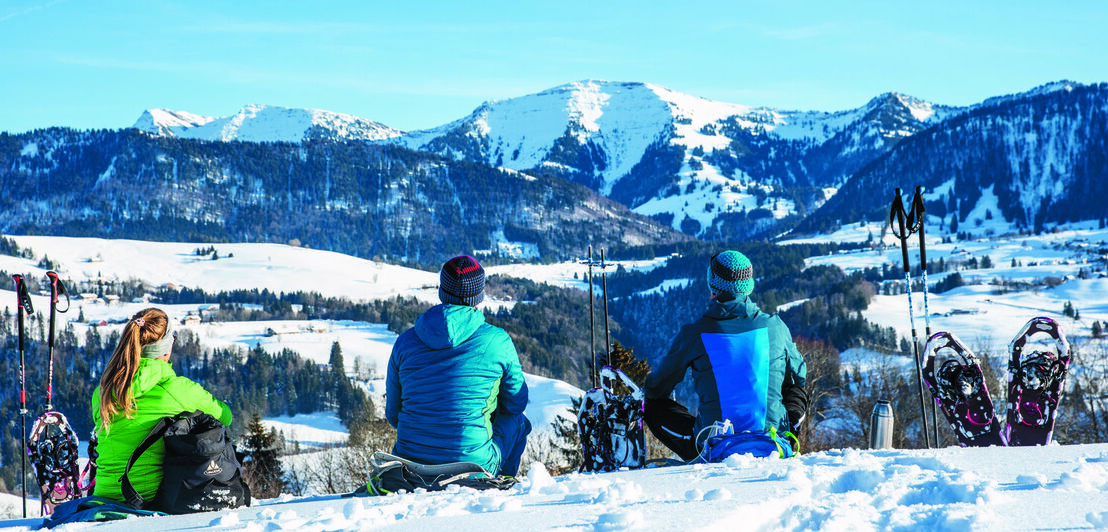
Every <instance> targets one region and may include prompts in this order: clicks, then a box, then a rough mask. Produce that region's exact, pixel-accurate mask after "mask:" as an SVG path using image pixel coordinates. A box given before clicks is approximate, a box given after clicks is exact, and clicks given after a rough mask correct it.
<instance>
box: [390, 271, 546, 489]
mask: <svg viewBox="0 0 1108 532" xmlns="http://www.w3.org/2000/svg"><path fill="white" fill-rule="evenodd" d="M484 290H485V270H484V268H482V267H481V265H480V264H478V263H477V259H474V258H473V257H470V256H468V255H462V256H459V257H454V258H452V259H450V260H449V261H447V262H446V264H444V265H443V267H442V270H441V271H440V272H439V300H441V301H442V304H440V305H436V306H434V307H431V308H430V309H429V310H427V312H424V313H423V314H422V315H420V316H419V318H417V319H416V322H415V326H414V327H412V328H411V329H408V330H407V331H405V332H404V333H403V334H401V335H400V337H399V338H397V340H396V344H394V345H393V348H392V354H391V355H390V356H389V366H388V374H387V379H386V381H385V386H386V388H385V417H386V418H388V421H389V423H390V424H391V425H392V426H393V427H396V445H395V446H394V447H393V453H394V454H396V455H397V456H400V457H402V458H407V459H409V460H412V461H415V462H420V463H424V464H444V463H449V462H460V461H466V462H474V463H476V464H478V465H480V466H482V467H484V468H485V470H487V471H489V472H490V473H492V474H498V473H499V474H502V475H508V476H513V475H515V474H516V473H517V471H518V470H519V462H520V456H521V455H522V454H523V448H524V446H525V445H526V443H527V435H528V434H529V433H530V432H531V424H530V423H529V422H528V421H527V418H526V417H525V416H524V413H523V411H524V409H525V408H526V407H527V383H526V382H525V381H524V379H523V370H522V368H521V367H520V365H519V356H518V355H517V354H516V349H515V345H513V344H512V339H511V338H510V337H509V336H508V333H506V332H504V330H503V329H500V328H498V327H495V326H493V325H490V324H488V323H485V316H484V314H482V313H481V311H480V310H477V309H476V308H474V306H475V305H477V304H478V303H480V302H481V301H482V300H483V299H484V295H485V292H484Z"/></svg>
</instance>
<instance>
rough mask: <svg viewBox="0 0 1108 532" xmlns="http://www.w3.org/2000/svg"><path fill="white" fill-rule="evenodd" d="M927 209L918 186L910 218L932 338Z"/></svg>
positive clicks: (934, 421) (934, 417)
mask: <svg viewBox="0 0 1108 532" xmlns="http://www.w3.org/2000/svg"><path fill="white" fill-rule="evenodd" d="M926 214H927V208H926V207H925V206H924V205H923V187H922V186H916V195H915V196H914V197H913V198H912V210H911V211H910V212H909V213H908V218H909V219H910V220H913V222H912V223H913V224H914V226H913V228H912V229H911V230H912V231H915V232H916V233H917V234H918V235H919V265H920V270H921V272H922V273H923V317H924V323H925V329H924V331H925V333H926V334H925V335H924V338H931V308H930V307H929V306H928V305H927V292H928V290H927V239H926V238H925V237H924V233H925V229H924V223H925V222H926V221H927V216H926ZM937 409H938V408H937V407H936V406H935V403H934V401H932V402H931V431H932V433H933V436H934V440H935V447H938V446H939V415H938V413H937V412H936V410H937Z"/></svg>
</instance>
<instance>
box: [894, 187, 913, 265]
mask: <svg viewBox="0 0 1108 532" xmlns="http://www.w3.org/2000/svg"><path fill="white" fill-rule="evenodd" d="M894 218H895V219H896V225H893V219H894ZM905 218H907V214H906V213H905V212H904V202H903V201H901V199H900V188H899V187H897V189H896V193H895V194H894V196H893V202H892V205H891V206H890V208H889V225H890V226H891V227H892V230H893V234H894V235H896V237H897V238H899V239H900V254H901V258H902V259H903V261H904V273H908V272H910V271H911V267H910V266H909V265H908V232H907V231H906V230H905V227H904V223H905ZM898 228H899V229H900V232H899V233H898V232H897V229H898Z"/></svg>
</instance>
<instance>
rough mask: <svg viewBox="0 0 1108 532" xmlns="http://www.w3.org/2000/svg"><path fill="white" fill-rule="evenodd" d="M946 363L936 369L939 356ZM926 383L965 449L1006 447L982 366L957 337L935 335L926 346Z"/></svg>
mask: <svg viewBox="0 0 1108 532" xmlns="http://www.w3.org/2000/svg"><path fill="white" fill-rule="evenodd" d="M944 355H945V360H944V361H943V362H942V364H940V365H939V368H938V370H936V369H935V365H936V364H937V360H938V358H939V356H944ZM924 356H925V363H924V369H923V381H924V382H925V383H926V384H927V387H928V389H929V390H931V395H932V396H933V397H934V398H935V404H936V405H938V407H939V409H940V410H942V412H943V415H944V416H945V417H946V420H947V422H948V423H950V427H951V428H953V429H954V433H955V434H956V435H957V436H958V443H959V444H961V446H962V447H987V446H990V445H1000V446H1003V445H1006V443H1005V440H1004V435H1003V433H1002V432H1001V428H1000V421H998V420H997V416H996V409H995V407H994V405H993V400H992V398H991V397H989V388H988V386H987V385H986V383H985V377H984V375H983V374H982V372H981V364H980V363H979V362H978V359H977V356H976V355H974V354H973V352H972V351H970V350H969V348H967V347H966V346H965V344H963V343H962V342H961V341H960V340H958V337H957V336H954V334H952V333H948V332H939V333H935V334H933V335H932V336H931V338H929V339H928V340H927V346H926V347H924Z"/></svg>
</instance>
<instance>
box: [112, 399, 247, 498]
mask: <svg viewBox="0 0 1108 532" xmlns="http://www.w3.org/2000/svg"><path fill="white" fill-rule="evenodd" d="M159 438H161V439H162V440H164V441H165V461H164V462H163V465H162V474H163V476H162V483H161V485H160V486H159V487H158V494H157V496H155V497H154V500H153V501H152V502H151V501H146V500H144V499H143V498H142V496H141V495H139V494H138V492H137V491H135V488H134V486H132V485H131V480H130V478H128V476H127V474H128V473H129V472H130V471H131V466H133V465H135V461H136V460H138V458H139V456H142V453H144V452H146V450H147V449H149V448H150V446H151V445H153V444H154V442H156V441H158V439H159ZM120 482H121V483H122V488H123V496H124V497H126V499H127V502H128V503H130V504H131V505H132V506H134V507H135V508H138V509H140V510H145V509H154V510H158V511H161V512H165V513H169V514H187V513H194V512H209V511H214V510H224V509H227V508H238V507H240V506H250V487H249V486H247V485H246V483H245V482H243V480H242V471H241V465H240V464H239V461H238V459H237V458H236V457H235V447H234V445H232V444H231V442H230V441H229V440H228V439H227V428H226V427H224V426H223V424H222V423H220V422H219V420H218V419H216V418H215V417H213V416H212V415H211V414H205V413H203V412H201V411H199V410H197V411H195V412H181V413H180V414H177V415H176V416H173V417H164V418H162V419H161V421H158V424H157V425H155V426H154V428H153V430H151V431H150V434H148V435H147V436H146V439H145V440H143V441H142V443H141V444H139V446H138V448H137V449H135V452H134V454H132V455H131V459H130V460H129V461H128V462H127V468H126V469H125V470H124V471H123V478H121V479H120Z"/></svg>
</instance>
